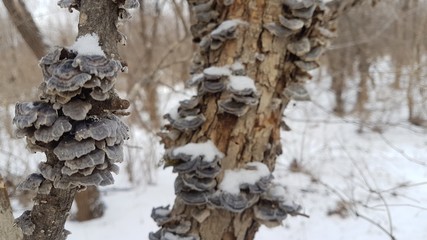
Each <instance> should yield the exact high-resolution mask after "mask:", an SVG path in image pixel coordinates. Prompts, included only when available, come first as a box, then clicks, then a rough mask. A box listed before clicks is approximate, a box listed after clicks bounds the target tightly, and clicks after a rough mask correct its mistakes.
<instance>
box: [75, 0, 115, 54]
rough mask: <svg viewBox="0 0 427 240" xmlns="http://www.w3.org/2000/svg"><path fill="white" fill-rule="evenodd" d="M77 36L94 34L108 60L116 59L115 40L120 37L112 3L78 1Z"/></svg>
mask: <svg viewBox="0 0 427 240" xmlns="http://www.w3.org/2000/svg"><path fill="white" fill-rule="evenodd" d="M79 11H80V16H79V34H78V36H84V35H86V34H92V33H96V34H97V35H98V36H99V42H100V45H101V48H102V50H104V52H105V54H106V55H107V57H108V58H113V59H118V58H119V53H118V50H117V42H118V41H117V40H118V39H120V35H119V33H118V31H117V27H116V22H117V14H118V6H117V4H115V3H113V1H85V0H81V1H80V8H79Z"/></svg>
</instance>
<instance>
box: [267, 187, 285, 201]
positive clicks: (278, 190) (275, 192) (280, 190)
mask: <svg viewBox="0 0 427 240" xmlns="http://www.w3.org/2000/svg"><path fill="white" fill-rule="evenodd" d="M267 194H268V195H270V196H272V197H274V198H277V199H280V200H284V199H285V196H286V191H285V188H284V187H283V186H280V185H273V186H272V187H271V188H269V189H268V190H267Z"/></svg>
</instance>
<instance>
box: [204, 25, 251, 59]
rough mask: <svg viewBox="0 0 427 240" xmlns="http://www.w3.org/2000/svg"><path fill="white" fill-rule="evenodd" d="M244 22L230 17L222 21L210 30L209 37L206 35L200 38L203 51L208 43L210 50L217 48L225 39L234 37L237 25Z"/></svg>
mask: <svg viewBox="0 0 427 240" xmlns="http://www.w3.org/2000/svg"><path fill="white" fill-rule="evenodd" d="M244 24H245V22H243V21H241V20H239V19H231V20H226V21H224V22H222V23H221V24H220V25H219V26H218V27H216V28H215V29H213V30H212V31H211V33H210V38H209V37H208V36H206V37H204V38H203V39H202V42H200V47H201V48H202V49H205V51H206V50H208V49H207V47H208V45H210V49H211V50H217V49H219V48H220V47H221V46H222V45H223V43H224V42H225V41H227V40H230V39H234V38H236V32H237V27H238V26H239V25H244Z"/></svg>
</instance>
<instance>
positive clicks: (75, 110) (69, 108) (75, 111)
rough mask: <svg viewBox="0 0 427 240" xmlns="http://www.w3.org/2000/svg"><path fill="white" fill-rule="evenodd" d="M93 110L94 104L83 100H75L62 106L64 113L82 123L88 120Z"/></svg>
mask: <svg viewBox="0 0 427 240" xmlns="http://www.w3.org/2000/svg"><path fill="white" fill-rule="evenodd" d="M91 108H92V104H90V103H88V102H86V101H83V100H81V99H73V100H71V101H69V102H68V103H66V104H65V105H64V106H62V112H63V113H64V115H65V116H67V117H69V118H71V119H73V120H76V121H81V120H84V119H85V118H86V116H87V113H88V112H89V110H90V109H91Z"/></svg>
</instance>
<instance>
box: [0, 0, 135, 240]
mask: <svg viewBox="0 0 427 240" xmlns="http://www.w3.org/2000/svg"><path fill="white" fill-rule="evenodd" d="M115 2H116V4H118V5H120V6H118V7H119V8H122V9H124V8H125V9H127V8H135V7H137V6H139V1H138V0H117V1H115ZM109 4H112V3H111V2H110V3H109ZM58 5H59V6H60V7H64V8H68V9H69V10H70V11H71V10H72V9H73V8H74V9H79V8H80V1H77V0H60V1H59V2H58ZM88 5H90V4H88ZM111 7H114V6H111ZM82 8H83V5H82ZM81 10H82V15H81V16H86V20H87V15H83V14H84V13H83V9H81ZM86 10H87V9H86ZM119 11H121V13H122V14H121V17H123V18H125V17H126V18H127V17H129V16H128V15H127V13H128V12H127V11H122V10H119ZM95 12H96V11H95ZM86 14H87V12H86ZM118 17H119V16H117V19H116V20H115V24H114V25H116V24H117V23H118V20H119V19H118ZM89 19H90V18H89ZM81 20H82V19H81ZM110 20H111V19H110ZM90 21H92V20H90ZM114 25H111V26H113V27H114ZM116 26H117V25H116ZM104 27H107V26H104ZM92 30H93V29H89V31H92ZM100 40H102V41H100ZM113 40H115V39H113ZM106 41H107V40H106V39H100V37H99V36H98V35H97V34H96V33H91V34H86V35H84V36H79V37H78V38H77V39H76V42H75V43H74V44H73V45H72V46H70V47H57V48H54V49H52V50H51V51H49V52H48V53H47V54H46V56H44V57H43V58H42V59H41V60H40V62H39V66H40V68H41V71H42V74H43V78H42V83H41V84H40V86H39V92H40V95H39V99H40V100H39V101H34V102H23V103H18V104H16V108H15V117H14V119H13V123H14V125H15V126H16V128H17V130H16V135H17V136H18V137H26V143H27V148H28V149H29V150H30V151H33V152H37V151H41V152H44V153H45V155H46V160H45V161H43V162H40V163H39V165H38V170H39V172H40V173H33V174H31V175H29V176H28V177H27V178H26V179H25V180H24V181H23V182H22V183H21V184H20V187H19V188H20V189H21V190H22V189H23V190H35V191H37V194H38V195H37V196H36V198H35V207H34V208H33V210H32V211H26V212H24V213H23V214H22V215H21V217H19V218H17V219H16V224H17V225H19V226H20V227H21V229H22V230H23V233H24V234H25V235H30V236H28V237H24V238H25V239H27V238H31V239H33V238H34V239H45V238H46V237H47V238H52V239H58V237H59V236H60V235H61V234H62V235H61V237H59V238H61V239H62V238H64V237H65V236H66V231H64V230H63V225H62V226H60V225H61V224H63V221H65V217H64V216H61V217H63V218H62V219H59V218H58V216H59V215H57V214H61V213H65V212H67V211H68V210H69V209H67V208H68V207H71V203H72V199H73V197H74V194H75V192H76V191H79V190H82V189H85V188H86V187H87V186H106V185H110V184H113V183H114V178H113V175H112V173H115V174H118V172H119V167H118V166H117V165H116V164H115V163H118V162H122V161H123V142H124V140H126V139H128V138H129V134H128V131H129V129H128V127H127V126H126V125H125V123H123V122H122V121H121V120H120V119H119V117H118V115H119V114H120V115H123V114H121V113H123V112H119V111H124V110H125V109H127V108H128V107H129V102H127V101H125V100H123V99H120V98H119V97H118V95H117V93H116V92H115V91H116V90H115V89H114V85H115V83H116V79H117V75H118V73H119V71H123V70H124V68H125V66H123V65H122V64H121V62H120V61H119V60H117V59H110V57H111V58H118V55H117V54H116V53H115V52H114V54H112V53H111V52H108V50H110V49H109V48H110V46H111V44H110V43H108V42H106ZM113 44H114V42H113ZM104 50H105V51H106V52H104ZM113 51H114V50H113ZM106 53H108V54H106ZM58 189H61V191H58ZM62 190H63V191H62ZM40 195H50V196H40ZM45 199H49V204H45ZM58 204H59V205H61V211H59V212H58V213H57V214H56V215H54V216H48V217H47V218H46V219H44V218H45V217H46V216H47V215H46V216H44V215H43V213H44V212H45V211H46V209H47V211H52V208H51V206H54V205H55V206H56V205H58ZM40 212H41V213H40ZM32 219H33V220H34V219H36V220H37V223H38V222H39V221H42V220H43V221H45V222H44V223H47V222H49V223H52V224H54V225H57V226H55V228H54V230H55V229H56V230H55V231H52V232H51V233H49V231H48V232H47V233H46V232H44V230H43V229H41V228H40V226H42V225H43V224H41V225H40V226H39V225H35V224H34V223H36V220H34V223H33V222H31V221H32ZM53 220H54V221H53ZM61 222H62V223H61ZM34 230H35V231H34ZM57 230H59V231H57ZM33 234H34V235H33ZM0 238H1V237H0Z"/></svg>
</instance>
